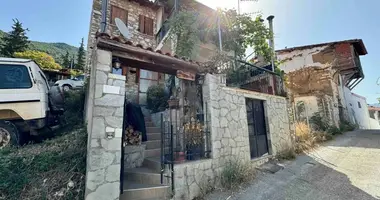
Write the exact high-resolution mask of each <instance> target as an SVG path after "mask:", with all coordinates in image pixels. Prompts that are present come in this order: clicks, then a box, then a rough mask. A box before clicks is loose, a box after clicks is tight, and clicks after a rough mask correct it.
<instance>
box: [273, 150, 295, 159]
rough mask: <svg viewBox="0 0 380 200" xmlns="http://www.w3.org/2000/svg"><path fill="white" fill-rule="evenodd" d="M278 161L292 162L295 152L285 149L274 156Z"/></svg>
mask: <svg viewBox="0 0 380 200" xmlns="http://www.w3.org/2000/svg"><path fill="white" fill-rule="evenodd" d="M276 158H277V159H278V160H294V159H295V158H296V152H295V151H294V148H292V147H287V148H286V149H285V150H283V151H281V152H280V153H278V154H277V155H276Z"/></svg>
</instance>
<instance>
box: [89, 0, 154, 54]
mask: <svg viewBox="0 0 380 200" xmlns="http://www.w3.org/2000/svg"><path fill="white" fill-rule="evenodd" d="M112 5H115V6H117V7H120V8H122V9H125V10H127V11H128V24H127V26H128V29H129V32H130V35H131V39H130V41H132V42H133V43H134V44H141V45H143V46H144V47H152V48H155V47H156V39H155V35H156V32H157V27H156V21H157V9H153V8H150V7H147V6H142V5H140V4H139V3H137V2H134V1H126V0H109V2H108V9H107V30H108V31H109V32H111V33H112V34H114V35H120V32H119V31H118V30H117V27H116V26H115V25H113V24H110V15H111V6H112ZM140 14H141V15H144V16H147V17H149V18H152V19H153V23H154V25H153V36H151V35H146V34H143V33H140V32H139V31H138V26H139V15H140ZM101 21H102V0H94V1H93V6H92V12H91V20H90V31H89V35H88V41H87V52H88V55H87V58H88V61H90V58H91V53H92V51H91V49H92V48H94V44H95V33H96V32H97V31H99V29H100V23H101Z"/></svg>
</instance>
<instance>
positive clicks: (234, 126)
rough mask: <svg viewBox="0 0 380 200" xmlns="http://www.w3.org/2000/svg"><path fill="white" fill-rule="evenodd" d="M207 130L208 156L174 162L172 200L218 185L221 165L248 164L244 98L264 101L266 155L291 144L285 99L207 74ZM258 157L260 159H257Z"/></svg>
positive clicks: (195, 194) (248, 150) (204, 94)
mask: <svg viewBox="0 0 380 200" xmlns="http://www.w3.org/2000/svg"><path fill="white" fill-rule="evenodd" d="M203 98H204V102H205V103H207V104H208V113H207V119H206V120H210V121H211V122H210V129H211V149H212V156H211V159H208V160H202V161H196V162H189V163H185V164H179V165H175V166H174V167H175V197H174V199H193V198H194V197H196V196H198V195H199V194H200V193H201V189H202V188H203V189H204V188H205V187H206V186H210V185H211V186H218V185H219V184H220V174H221V172H222V170H223V167H225V166H226V164H227V163H228V162H229V161H231V160H238V161H240V162H242V163H250V161H251V156H250V145H249V135H248V125H247V112H246V105H245V99H246V98H252V99H260V100H263V101H264V107H265V112H266V119H267V130H268V140H269V146H270V149H269V151H270V154H272V155H276V154H277V153H279V152H281V151H283V150H285V149H286V148H289V147H291V146H292V143H291V136H290V130H289V119H288V113H287V101H286V99H285V98H282V97H278V96H272V95H267V94H262V93H256V92H251V91H246V90H240V89H234V88H228V87H225V84H224V85H223V84H220V79H219V78H218V77H216V76H213V75H210V74H208V75H207V76H206V79H205V83H204V86H203ZM261 161H262V160H260V162H261Z"/></svg>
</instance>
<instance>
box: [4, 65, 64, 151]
mask: <svg viewBox="0 0 380 200" xmlns="http://www.w3.org/2000/svg"><path fill="white" fill-rule="evenodd" d="M49 90H50V87H49V84H48V81H47V79H46V77H45V75H44V73H43V72H42V70H41V69H40V67H39V66H38V65H37V64H36V63H35V62H34V61H33V60H29V59H18V58H0V148H2V147H4V146H7V145H9V144H20V143H22V142H21V141H22V138H23V136H25V134H32V135H36V134H38V132H37V130H39V129H41V128H44V127H46V126H48V125H50V122H51V121H50V119H52V118H51V117H52V116H54V115H59V114H58V113H60V114H61V112H63V108H62V110H61V109H60V108H59V106H51V105H53V104H55V103H54V102H63V92H62V91H61V90H60V89H59V87H54V89H53V90H50V91H49ZM52 98H53V99H52ZM57 99H58V101H56V100H57ZM56 105H58V104H56Z"/></svg>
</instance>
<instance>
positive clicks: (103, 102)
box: [85, 49, 125, 200]
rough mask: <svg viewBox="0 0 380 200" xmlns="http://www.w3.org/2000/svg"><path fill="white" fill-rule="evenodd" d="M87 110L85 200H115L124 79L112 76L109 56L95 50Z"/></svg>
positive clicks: (117, 186)
mask: <svg viewBox="0 0 380 200" xmlns="http://www.w3.org/2000/svg"><path fill="white" fill-rule="evenodd" d="M92 61H93V62H92V64H93V65H92V68H91V77H90V87H89V91H88V94H89V95H90V96H89V97H88V101H89V102H88V106H87V107H86V113H87V119H88V120H87V123H88V127H89V129H88V146H87V167H86V191H85V199H86V200H116V199H119V194H120V166H121V165H120V163H121V145H122V141H121V140H122V134H123V131H122V126H123V114H124V112H123V110H124V93H125V76H121V75H115V74H111V73H110V71H111V65H112V53H111V52H109V51H104V50H99V49H94V54H93V60H92Z"/></svg>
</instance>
